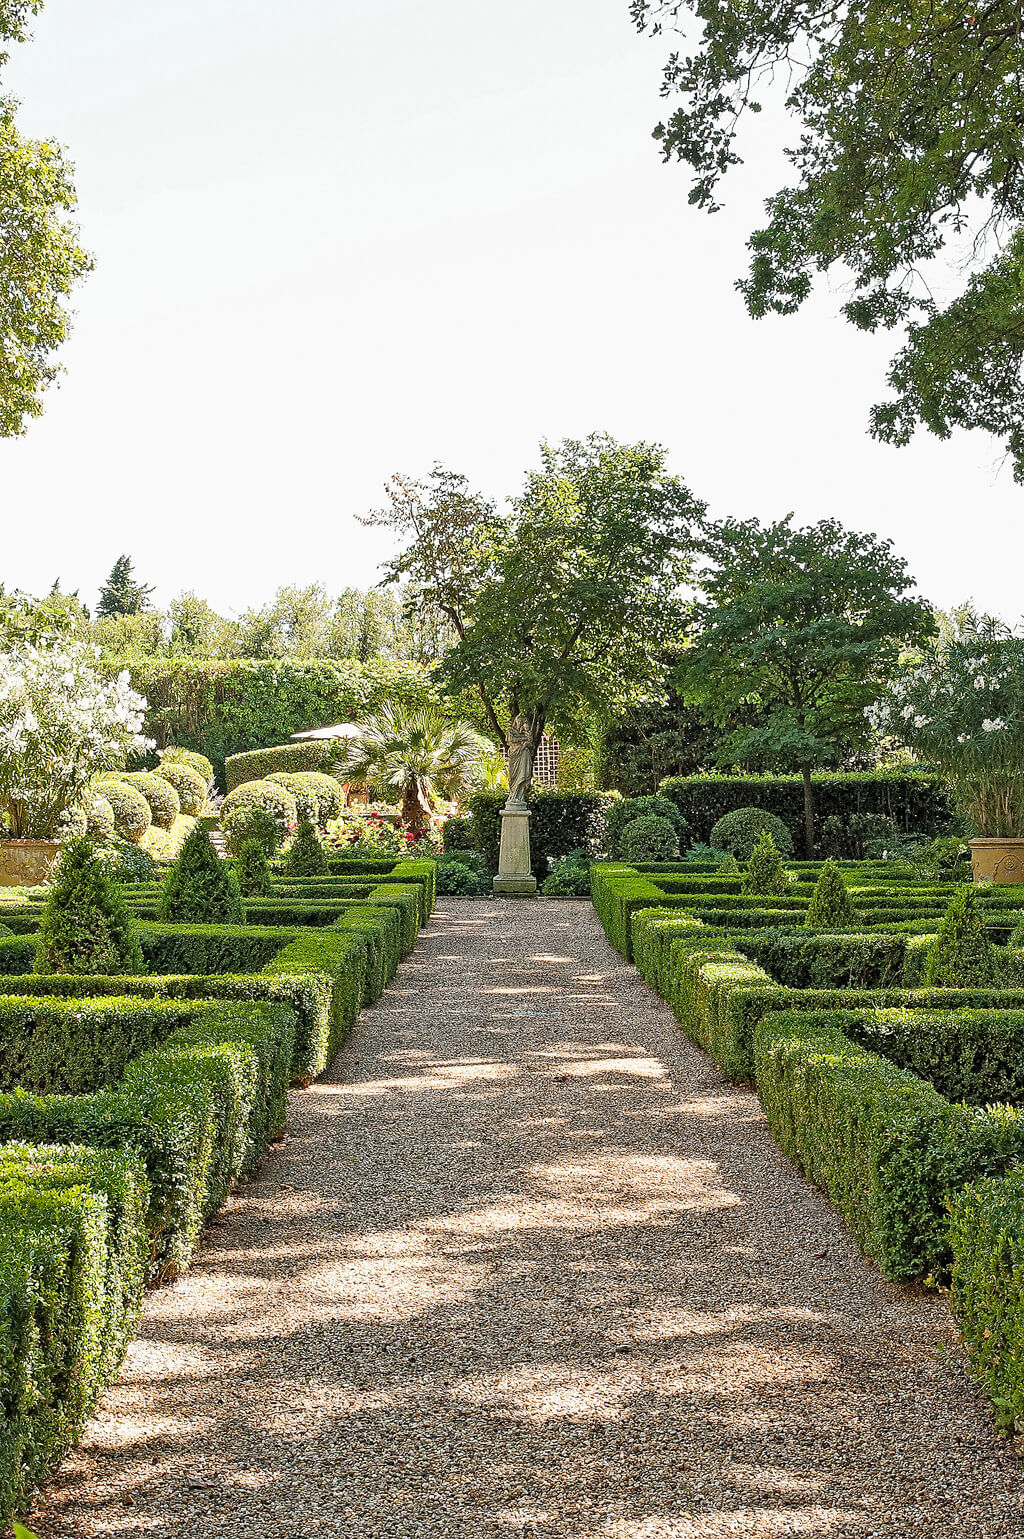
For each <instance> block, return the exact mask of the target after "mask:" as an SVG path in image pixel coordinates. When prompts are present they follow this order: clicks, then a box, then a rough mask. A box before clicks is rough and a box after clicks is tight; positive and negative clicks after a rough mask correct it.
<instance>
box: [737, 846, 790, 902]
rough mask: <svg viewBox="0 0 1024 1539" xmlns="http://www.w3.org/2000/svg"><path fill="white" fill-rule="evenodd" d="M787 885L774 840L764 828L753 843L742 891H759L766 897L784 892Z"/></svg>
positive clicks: (787, 881)
mask: <svg viewBox="0 0 1024 1539" xmlns="http://www.w3.org/2000/svg"><path fill="white" fill-rule="evenodd" d="M788 887H789V877H788V876H787V875H786V868H785V866H784V865H783V864H782V857H781V855H780V854H779V852H778V850H777V849H776V847H775V840H774V839H773V838H772V836H771V834H770V833H769V832H768V830H767V829H765V830H764V832H763V833H762V834H761V835H760V837H759V838H758V841H757V843H756V844H755V845H754V849H753V853H752V854H751V857H750V859H749V860H748V862H747V870H746V875H745V876H744V878H743V891H744V892H750V893H759V894H762V895H764V896H766V897H767V896H769V895H770V894H775V893H781V892H785V891H786V890H787V888H788Z"/></svg>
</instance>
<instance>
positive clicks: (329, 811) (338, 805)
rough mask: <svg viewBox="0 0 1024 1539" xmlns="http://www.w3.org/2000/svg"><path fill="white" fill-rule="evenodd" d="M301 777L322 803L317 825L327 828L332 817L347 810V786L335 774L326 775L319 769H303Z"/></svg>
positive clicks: (320, 803)
mask: <svg viewBox="0 0 1024 1539" xmlns="http://www.w3.org/2000/svg"><path fill="white" fill-rule="evenodd" d="M301 778H302V782H303V784H304V785H307V786H308V787H309V788H310V790H311V791H312V792H313V793H314V795H315V796H316V799H317V801H318V803H319V805H320V816H319V819H318V821H317V826H318V827H319V828H326V827H327V825H328V823H329V822H330V821H331V819H332V818H336V817H339V816H340V815H341V813H343V812H344V810H345V787H344V786H343V785H342V783H341V781H340V780H336V779H335V778H334V776H333V775H325V774H322V773H320V772H319V771H317V770H305V771H302V772H301Z"/></svg>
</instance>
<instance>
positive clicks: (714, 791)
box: [660, 770, 952, 859]
mask: <svg viewBox="0 0 1024 1539" xmlns="http://www.w3.org/2000/svg"><path fill="white" fill-rule="evenodd" d="M660 793H661V795H662V796H665V797H667V798H668V799H669V800H670V801H671V802H673V803H674V804H675V806H676V807H677V808H678V809H679V811H680V813H681V814H682V816H683V817H684V818H685V819H686V823H687V827H688V828H689V829H690V833H691V837H692V838H694V839H695V840H700V841H702V842H707V843H708V844H711V843H712V839H711V830H712V828H713V827H714V825H715V823H716V821H717V820H718V819H719V818H720V817H722V816H723V815H724V814H725V813H727V812H735V811H737V810H738V809H740V808H743V807H751V806H754V807H757V809H758V810H759V811H761V812H772V813H774V814H775V816H776V817H778V818H781V820H782V822H783V823H785V825H786V827H787V829H788V830H789V833H790V836H791V839H793V840H798V839H801V838H802V837H803V831H804V791H803V781H802V779H801V777H800V776H798V775H767V776H749V775H742V776H741V775H694V776H689V777H688V778H686V779H678V778H677V779H669V780H665V781H663V782H662V784H661V787H660ZM814 801H815V806H816V809H817V813H818V816H819V817H821V818H822V819H824V820H826V821H828V820H830V819H832V818H836V819H838V820H839V822H840V825H841V827H842V828H844V829H845V828H854V820H855V819H857V818H863V817H867V816H871V817H874V816H877V817H884V818H891V819H892V820H893V822H894V823H895V824H896V825H897V827H898V828H899V830H900V832H901V835H904V836H905V835H907V834H917V835H928V834H936V833H938V832H939V830H940V829H943V828H945V826H946V825H947V824H948V823H949V819H950V816H951V814H952V807H951V803H950V800H949V796H948V794H947V793H946V791H945V788H944V787H943V785H942V783H941V781H940V780H939V779H938V777H937V776H935V775H926V774H922V773H921V772H920V771H916V770H915V771H912V772H910V771H908V772H900V773H893V772H890V771H886V772H885V773H877V772H876V773H871V774H839V775H815V777H814ZM823 831H824V830H823ZM851 837H854V838H855V837H856V834H855V833H853V834H852V835H851ZM776 843H777V844H778V843H779V841H778V840H776ZM779 847H780V849H781V848H782V846H781V845H780V846H779ZM823 853H824V854H826V855H837V856H847V857H848V856H854V857H856V858H858V859H859V858H861V857H862V856H863V853H864V852H863V851H862V850H860V849H857V848H850V847H842V846H841V847H839V848H832V849H826V850H824V851H823Z"/></svg>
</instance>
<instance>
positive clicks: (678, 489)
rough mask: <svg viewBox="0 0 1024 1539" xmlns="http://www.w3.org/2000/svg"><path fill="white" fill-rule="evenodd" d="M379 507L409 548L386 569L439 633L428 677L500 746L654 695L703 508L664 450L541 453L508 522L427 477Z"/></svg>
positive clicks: (472, 496) (404, 483)
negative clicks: (442, 636)
mask: <svg viewBox="0 0 1024 1539" xmlns="http://www.w3.org/2000/svg"><path fill="white" fill-rule="evenodd" d="M390 495H391V507H390V508H389V509H387V510H385V511H384V512H383V513H379V514H375V515H371V519H370V521H371V522H374V523H379V524H384V525H386V526H388V527H391V528H393V529H396V530H398V531H399V532H400V533H401V534H404V535H405V537H406V538H407V539H409V540H410V543H409V544H408V545H407V546H406V548H405V549H404V550H403V551H402V552H401V554H400V555H399V556H397V557H396V558H395V559H394V561H393V562H392V563H391V565H390V567H388V568H386V569H385V570H386V571H387V573H388V576H389V577H390V578H391V579H393V580H397V579H399V578H404V579H406V581H407V582H408V583H409V590H408V591H409V594H410V600H411V602H412V604H413V605H414V606H415V605H419V606H423V607H435V608H438V609H440V610H441V612H442V613H443V614H444V615H445V616H446V617H447V619H448V620H449V621H450V623H451V626H452V629H453V631H454V632H455V636H456V641H455V644H454V645H453V647H452V648H451V650H450V651H449V652H448V653H447V654H446V656H445V658H444V660H443V662H442V664H441V665H440V670H439V677H440V679H441V681H442V683H443V685H444V686H445V687H446V688H447V689H448V691H449V692H450V693H452V694H458V693H460V692H464V691H469V690H472V691H475V692H476V693H477V695H478V696H479V699H480V701H481V702H482V705H483V709H484V712H485V714H486V717H487V721H488V723H489V725H490V727H491V730H492V732H493V733H494V735H495V737H496V738H497V739H498V741H499V742H501V743H502V744H504V743H506V741H507V730H506V729H507V727H508V724H509V722H510V720H512V719H513V718H519V720H520V721H521V723H522V724H523V726H524V728H525V731H526V733H527V735H528V737H529V740H530V741H531V743H532V744H533V745H534V746H535V745H536V744H537V743H538V742H539V740H540V737H541V735H542V734H543V732H544V729H545V726H546V724H547V722H548V721H549V720H550V719H552V718H557V719H559V720H560V721H565V720H566V719H571V718H572V717H573V716H574V715H576V714H578V713H580V712H586V711H597V712H599V713H601V714H603V715H607V714H610V713H612V712H614V711H616V710H621V709H624V708H625V707H627V706H629V705H631V704H633V703H641V702H644V701H647V700H650V699H652V698H657V697H659V696H660V695H661V693H662V692H663V688H664V667H663V664H662V662H661V659H662V657H663V656H664V654H665V652H666V651H667V650H668V649H669V648H670V647H671V645H672V644H673V643H675V644H678V641H679V638H680V634H681V631H682V627H683V607H682V604H681V600H680V597H679V590H680V584H681V583H682V582H683V580H684V579H685V577H686V576H687V575H688V573H689V571H690V568H691V564H692V556H693V550H694V539H695V530H696V528H697V526H699V524H700V522H701V520H702V518H703V511H704V510H703V505H702V504H700V503H699V502H697V501H696V499H695V498H694V497H693V496H692V494H691V493H690V492H689V490H688V489H687V487H686V486H685V485H684V483H683V482H682V481H681V480H680V479H679V478H678V477H676V476H672V475H670V474H669V473H668V471H667V470H666V468H665V454H664V451H663V450H662V449H660V448H657V447H655V446H652V445H649V444H642V443H641V444H632V445H625V444H619V443H617V442H616V441H615V440H614V439H613V438H611V437H609V436H608V435H606V434H593V435H592V436H591V437H589V438H587V439H585V440H582V441H578V440H572V439H569V440H566V441H565V442H563V443H561V444H559V445H558V446H552V445H548V444H545V445H542V447H541V464H540V467H539V468H538V469H537V470H535V471H533V472H531V473H530V474H529V476H528V477H527V481H526V485H525V488H524V490H523V492H522V494H521V496H519V497H518V498H516V499H514V500H513V502H512V503H511V505H510V507H509V509H508V511H507V512H504V511H501V512H499V511H498V510H497V509H496V508H495V506H494V504H493V503H491V502H489V501H487V499H485V498H483V497H481V496H479V495H478V494H476V493H474V492H472V491H471V489H470V488H469V485H468V483H467V482H466V481H465V478H463V477H461V476H458V475H456V474H455V473H453V472H451V471H447V470H444V469H443V468H442V467H439V466H438V467H435V469H434V472H433V473H432V475H431V477H430V479H429V480H428V481H427V482H423V483H420V482H414V481H408V480H405V479H397V478H396V480H394V481H393V482H392V483H391V488H390Z"/></svg>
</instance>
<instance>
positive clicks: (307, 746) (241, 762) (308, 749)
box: [224, 738, 347, 792]
mask: <svg viewBox="0 0 1024 1539" xmlns="http://www.w3.org/2000/svg"><path fill="white" fill-rule="evenodd" d="M346 751H347V750H346V747H345V743H344V740H336V739H332V738H313V739H311V740H309V741H307V742H304V743H281V744H279V745H278V746H277V747H276V748H258V749H255V750H254V751H253V752H252V753H236V754H231V755H230V757H229V758H228V759H227V760H225V764H224V773H225V776H226V779H227V787H228V791H229V792H231V791H236V790H237V789H238V788H239V786H244V785H251V784H252V783H253V782H254V781H257V780H263V779H265V778H267V777H269V776H270V775H278V774H285V775H302V774H307V773H319V774H326V775H331V776H333V775H334V772H335V770H336V769H339V768H340V767H341V765H342V764H343V762H344V759H345V755H346Z"/></svg>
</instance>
